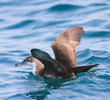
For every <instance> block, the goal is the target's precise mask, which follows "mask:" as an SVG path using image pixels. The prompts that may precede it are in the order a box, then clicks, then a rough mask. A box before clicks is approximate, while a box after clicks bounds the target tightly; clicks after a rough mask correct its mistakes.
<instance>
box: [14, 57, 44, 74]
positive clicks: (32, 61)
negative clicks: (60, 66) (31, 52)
mask: <svg viewBox="0 0 110 100" xmlns="http://www.w3.org/2000/svg"><path fill="white" fill-rule="evenodd" d="M21 65H31V66H32V68H33V73H34V74H36V75H37V74H38V73H39V72H40V71H41V70H42V69H44V65H43V64H42V63H41V61H39V60H38V59H37V58H35V57H33V56H28V57H26V58H25V59H24V60H23V61H22V62H20V63H17V64H15V66H16V67H17V66H21Z"/></svg>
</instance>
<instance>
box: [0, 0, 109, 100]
mask: <svg viewBox="0 0 110 100" xmlns="http://www.w3.org/2000/svg"><path fill="white" fill-rule="evenodd" d="M71 26H82V27H84V30H85V31H86V32H85V34H84V35H83V38H82V40H81V44H80V46H79V47H78V48H77V58H78V65H87V64H94V63H99V64H100V65H99V66H98V67H97V68H94V69H93V70H91V71H90V72H89V73H80V74H78V75H77V76H76V77H75V78H73V79H51V80H46V79H40V78H38V77H35V76H34V75H33V74H32V72H31V67H30V66H20V67H17V68H15V67H14V64H15V63H17V62H20V61H22V60H23V59H24V58H25V57H27V56H29V55H30V50H31V49H32V48H38V49H41V50H44V51H46V52H48V53H49V54H51V55H52V56H53V57H54V54H53V52H52V50H51V48H50V45H51V43H52V42H53V41H54V40H55V38H56V37H57V36H58V34H59V33H60V32H62V31H64V30H65V29H67V28H69V27H71ZM109 98H110V1H109V0H100V1H99V0H56V1H55V0H0V100H110V99H109Z"/></svg>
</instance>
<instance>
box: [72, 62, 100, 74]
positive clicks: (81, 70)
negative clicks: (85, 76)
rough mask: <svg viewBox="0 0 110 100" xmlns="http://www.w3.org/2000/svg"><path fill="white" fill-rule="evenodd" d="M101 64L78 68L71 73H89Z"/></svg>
mask: <svg viewBox="0 0 110 100" xmlns="http://www.w3.org/2000/svg"><path fill="white" fill-rule="evenodd" d="M98 65H99V64H93V65H87V66H78V67H76V68H73V69H71V72H73V73H75V74H77V73H80V72H88V71H89V70H90V69H91V68H94V67H97V66H98Z"/></svg>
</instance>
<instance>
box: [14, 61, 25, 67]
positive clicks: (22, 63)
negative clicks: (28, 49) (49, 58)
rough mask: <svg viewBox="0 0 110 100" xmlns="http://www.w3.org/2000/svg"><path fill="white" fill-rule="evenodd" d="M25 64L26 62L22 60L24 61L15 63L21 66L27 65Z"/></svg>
mask: <svg viewBox="0 0 110 100" xmlns="http://www.w3.org/2000/svg"><path fill="white" fill-rule="evenodd" d="M25 64H26V62H24V61H22V62H20V63H17V64H15V67H17V66H21V65H25Z"/></svg>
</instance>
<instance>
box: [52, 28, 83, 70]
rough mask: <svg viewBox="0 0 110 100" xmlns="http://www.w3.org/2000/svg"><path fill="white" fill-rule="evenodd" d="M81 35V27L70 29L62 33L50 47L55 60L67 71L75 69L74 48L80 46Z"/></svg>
mask: <svg viewBox="0 0 110 100" xmlns="http://www.w3.org/2000/svg"><path fill="white" fill-rule="evenodd" d="M83 33H84V31H83V28H82V27H71V28H69V29H67V30H65V31H64V32H62V33H61V34H60V35H59V36H58V37H57V39H56V40H55V41H54V42H53V43H52V45H51V47H52V49H53V51H54V54H55V58H56V60H57V61H59V62H60V63H61V64H63V65H64V66H65V67H66V69H67V70H69V69H71V68H74V67H76V64H77V58H76V47H77V46H78V45H79V44H80V40H81V37H82V34H83Z"/></svg>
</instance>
